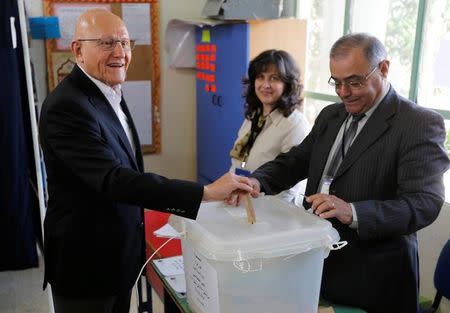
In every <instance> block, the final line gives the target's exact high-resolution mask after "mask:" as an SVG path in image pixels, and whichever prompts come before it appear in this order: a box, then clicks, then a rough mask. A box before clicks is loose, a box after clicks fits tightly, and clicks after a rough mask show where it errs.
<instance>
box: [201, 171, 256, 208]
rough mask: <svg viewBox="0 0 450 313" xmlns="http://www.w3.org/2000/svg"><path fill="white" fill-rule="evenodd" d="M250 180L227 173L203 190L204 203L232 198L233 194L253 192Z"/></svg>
mask: <svg viewBox="0 0 450 313" xmlns="http://www.w3.org/2000/svg"><path fill="white" fill-rule="evenodd" d="M251 186H252V185H251V182H250V179H249V178H247V177H245V176H239V175H236V174H233V173H230V172H229V173H227V174H225V175H223V176H222V177H220V178H219V179H217V180H216V181H215V182H212V183H211V184H209V185H206V186H205V187H204V188H203V200H204V201H212V200H216V201H220V200H222V201H223V200H225V199H228V198H230V196H231V194H232V193H233V192H238V191H240V192H245V193H251V192H253V188H252V187H251Z"/></svg>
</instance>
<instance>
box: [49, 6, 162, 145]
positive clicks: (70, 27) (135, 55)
mask: <svg viewBox="0 0 450 313" xmlns="http://www.w3.org/2000/svg"><path fill="white" fill-rule="evenodd" d="M95 8H103V9H106V10H108V11H111V12H112V13H114V14H116V15H118V16H120V17H121V18H122V19H123V21H124V22H125V25H126V26H127V28H128V32H129V35H130V38H131V39H135V40H136V46H135V47H134V49H133V51H132V58H131V63H130V66H129V68H128V72H127V80H126V81H125V82H124V83H123V84H122V92H123V95H124V97H125V100H126V101H127V105H128V108H129V109H130V112H131V115H132V116H133V120H134V122H135V124H136V128H137V131H138V134H139V139H140V141H141V144H142V151H143V153H144V154H148V153H159V152H160V151H161V127H160V55H159V0H44V10H45V15H47V16H57V17H58V19H59V28H60V33H61V38H59V39H48V40H47V42H46V49H47V72H48V86H49V90H53V88H55V87H56V85H57V84H58V83H59V82H60V81H61V80H62V79H63V78H64V77H65V76H66V75H68V74H69V73H70V72H71V70H72V68H73V66H74V65H75V58H74V56H73V55H72V53H71V51H70V43H71V41H72V36H73V34H74V31H75V24H76V19H77V17H78V16H79V15H81V14H82V13H83V12H84V11H86V10H88V9H95Z"/></svg>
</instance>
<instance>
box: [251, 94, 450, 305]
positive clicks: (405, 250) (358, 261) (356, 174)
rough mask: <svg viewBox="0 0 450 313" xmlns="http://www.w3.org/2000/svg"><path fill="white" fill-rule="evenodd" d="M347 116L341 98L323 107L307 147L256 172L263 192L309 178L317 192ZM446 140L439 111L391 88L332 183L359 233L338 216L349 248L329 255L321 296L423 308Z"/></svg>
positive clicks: (310, 190)
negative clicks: (349, 206)
mask: <svg viewBox="0 0 450 313" xmlns="http://www.w3.org/2000/svg"><path fill="white" fill-rule="evenodd" d="M346 116H347V112H346V111H345V107H344V105H343V104H342V103H336V104H332V105H330V106H328V107H326V108H325V109H323V110H322V112H321V113H320V114H319V116H318V117H317V120H316V122H315V125H314V127H313V129H312V131H311V133H310V134H309V135H308V136H307V137H306V138H305V140H304V141H303V142H302V143H301V144H300V145H298V146H296V147H294V148H292V149H291V150H290V151H289V152H288V153H285V154H281V155H280V156H278V157H277V158H276V159H275V160H274V161H272V162H269V163H266V164H265V165H263V166H262V167H260V168H259V169H258V170H256V171H255V172H254V173H253V175H252V176H253V177H255V178H257V179H258V180H259V182H260V183H261V186H262V189H263V191H265V192H266V193H270V194H272V193H277V192H279V191H281V190H284V189H287V188H289V187H291V186H293V185H294V184H295V183H296V182H298V181H299V180H302V179H304V178H308V184H307V187H306V195H311V194H315V193H317V192H318V188H319V183H320V180H321V176H322V172H323V170H324V168H325V164H326V162H327V158H328V154H329V152H330V149H331V146H332V145H333V142H334V141H335V138H336V135H337V133H338V131H339V128H340V127H341V125H342V123H343V121H344V120H345V118H346ZM444 139H445V128H444V123H443V119H442V117H441V116H440V115H439V114H437V113H435V112H433V111H431V110H427V109H424V108H421V107H419V106H418V105H416V104H414V103H412V102H410V101H408V100H407V99H404V98H402V97H400V96H398V95H397V94H396V92H395V91H394V89H393V88H391V89H390V90H389V92H388V94H387V95H386V97H385V98H384V99H383V101H382V102H381V103H380V105H379V107H378V108H377V109H376V110H375V111H374V113H373V114H372V116H371V117H370V118H369V120H368V121H367V123H366V125H365V126H364V128H363V129H362V130H361V132H360V133H359V135H358V136H357V137H356V138H355V141H354V143H353V145H352V146H351V147H350V149H349V151H348V153H347V155H346V158H345V159H344V160H343V162H342V164H341V166H340V168H339V169H338V171H337V173H336V176H335V178H334V180H333V182H332V184H331V186H330V194H333V195H336V196H337V197H339V198H341V199H343V200H345V201H347V202H351V203H353V204H354V206H355V210H356V213H357V217H358V231H356V230H354V229H351V228H349V227H348V225H344V224H342V223H340V222H339V221H338V220H337V219H331V222H332V223H333V226H334V227H335V228H336V229H337V230H338V231H339V234H340V236H341V239H342V240H346V241H348V245H347V246H346V247H344V248H343V249H341V250H337V251H332V252H331V253H330V255H329V257H328V258H327V259H325V263H324V268H323V278H322V291H321V292H322V297H324V298H325V299H328V300H331V301H334V302H336V303H341V304H348V305H353V306H358V307H361V308H364V309H366V310H367V311H368V312H369V313H387V312H396V313H401V312H403V313H414V312H416V311H417V299H418V280H419V274H418V271H419V263H418V253H417V239H416V231H417V230H419V229H421V228H423V227H425V226H427V225H429V224H430V223H432V222H433V221H434V220H435V219H436V217H437V216H438V213H439V211H440V208H441V206H442V204H443V201H444V186H443V180H442V177H443V173H444V172H445V171H446V170H447V168H448V165H449V160H448V157H447V153H446V151H445V149H444V147H443V143H444ZM299 279H301V278H299Z"/></svg>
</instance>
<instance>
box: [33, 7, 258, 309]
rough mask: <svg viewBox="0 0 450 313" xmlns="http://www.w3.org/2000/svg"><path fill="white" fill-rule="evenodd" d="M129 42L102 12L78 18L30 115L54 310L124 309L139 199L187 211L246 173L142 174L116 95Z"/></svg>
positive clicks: (135, 259) (140, 231)
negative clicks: (198, 177) (39, 159)
mask: <svg viewBox="0 0 450 313" xmlns="http://www.w3.org/2000/svg"><path fill="white" fill-rule="evenodd" d="M132 48H133V41H132V40H130V38H129V36H128V31H127V29H126V27H125V25H124V23H123V22H122V20H121V19H120V18H119V17H117V16H116V15H114V14H112V13H110V12H108V11H105V10H91V11H87V12H85V13H84V14H82V15H81V16H80V18H79V19H78V22H77V26H76V32H75V37H74V40H73V41H72V52H73V54H74V55H75V57H76V60H77V65H76V66H75V68H74V69H73V71H72V73H71V74H70V75H69V76H68V77H66V78H65V79H64V80H63V81H62V82H61V83H60V84H59V85H58V86H57V87H56V89H55V90H54V91H53V92H52V93H51V94H50V95H49V96H48V97H47V99H46V100H45V102H44V104H43V107H42V112H41V118H40V123H39V131H40V141H41V144H42V148H43V151H44V157H45V164H46V169H47V173H48V191H49V201H48V210H47V214H46V218H45V224H44V231H45V278H44V286H45V285H46V283H47V282H49V283H50V284H51V286H52V292H53V299H54V304H55V311H56V312H57V313H61V312H62V313H69V312H83V313H89V312H92V313H125V312H127V313H128V312H129V307H130V305H129V304H130V294H131V289H132V287H133V283H134V281H135V280H136V279H137V276H138V273H139V270H140V268H141V266H142V264H143V261H144V257H145V250H144V248H145V244H144V227H143V221H144V220H143V209H142V208H143V207H148V208H152V209H157V210H161V211H168V212H171V213H175V214H178V215H181V216H184V217H188V218H195V217H196V216H197V212H198V208H199V205H200V202H201V201H202V200H223V199H224V198H225V197H227V196H229V194H230V193H231V192H232V191H234V190H236V189H244V190H247V191H251V188H250V187H249V186H248V183H249V181H248V179H247V178H244V177H239V176H236V175H231V174H227V175H224V176H222V177H221V178H219V179H218V180H217V181H216V182H214V183H212V184H210V185H207V186H202V185H199V184H197V183H193V182H186V181H181V180H174V179H167V178H165V177H162V176H159V175H156V174H152V173H143V160H142V155H141V150H140V144H139V139H138V136H137V133H136V129H135V126H134V124H133V120H132V118H131V116H130V112H129V111H128V108H127V105H126V103H125V100H124V99H123V97H122V93H121V89H120V84H121V83H123V82H124V80H125V76H126V71H127V68H128V65H129V63H130V60H131V49H132Z"/></svg>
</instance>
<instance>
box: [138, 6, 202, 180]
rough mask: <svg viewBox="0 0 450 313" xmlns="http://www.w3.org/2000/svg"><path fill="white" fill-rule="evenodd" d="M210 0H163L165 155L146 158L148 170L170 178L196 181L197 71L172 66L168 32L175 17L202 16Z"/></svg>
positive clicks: (163, 130)
mask: <svg viewBox="0 0 450 313" xmlns="http://www.w3.org/2000/svg"><path fill="white" fill-rule="evenodd" d="M205 2H206V0H189V1H180V0H163V1H160V8H161V10H160V45H161V88H162V91H161V154H158V155H157V154H151V155H146V156H145V157H144V160H145V169H146V170H147V171H152V172H155V173H158V174H162V175H164V176H167V177H170V178H179V179H188V180H196V176H197V175H196V171H197V167H196V164H197V161H196V158H197V154H196V142H197V141H196V100H195V99H196V98H195V71H194V70H193V69H184V70H175V69H171V68H169V66H168V55H167V52H166V51H165V49H164V46H165V38H164V33H165V30H166V25H167V23H168V22H169V21H170V20H171V19H173V18H180V19H184V18H195V17H199V16H200V14H201V11H202V8H203V5H204V4H205Z"/></svg>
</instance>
